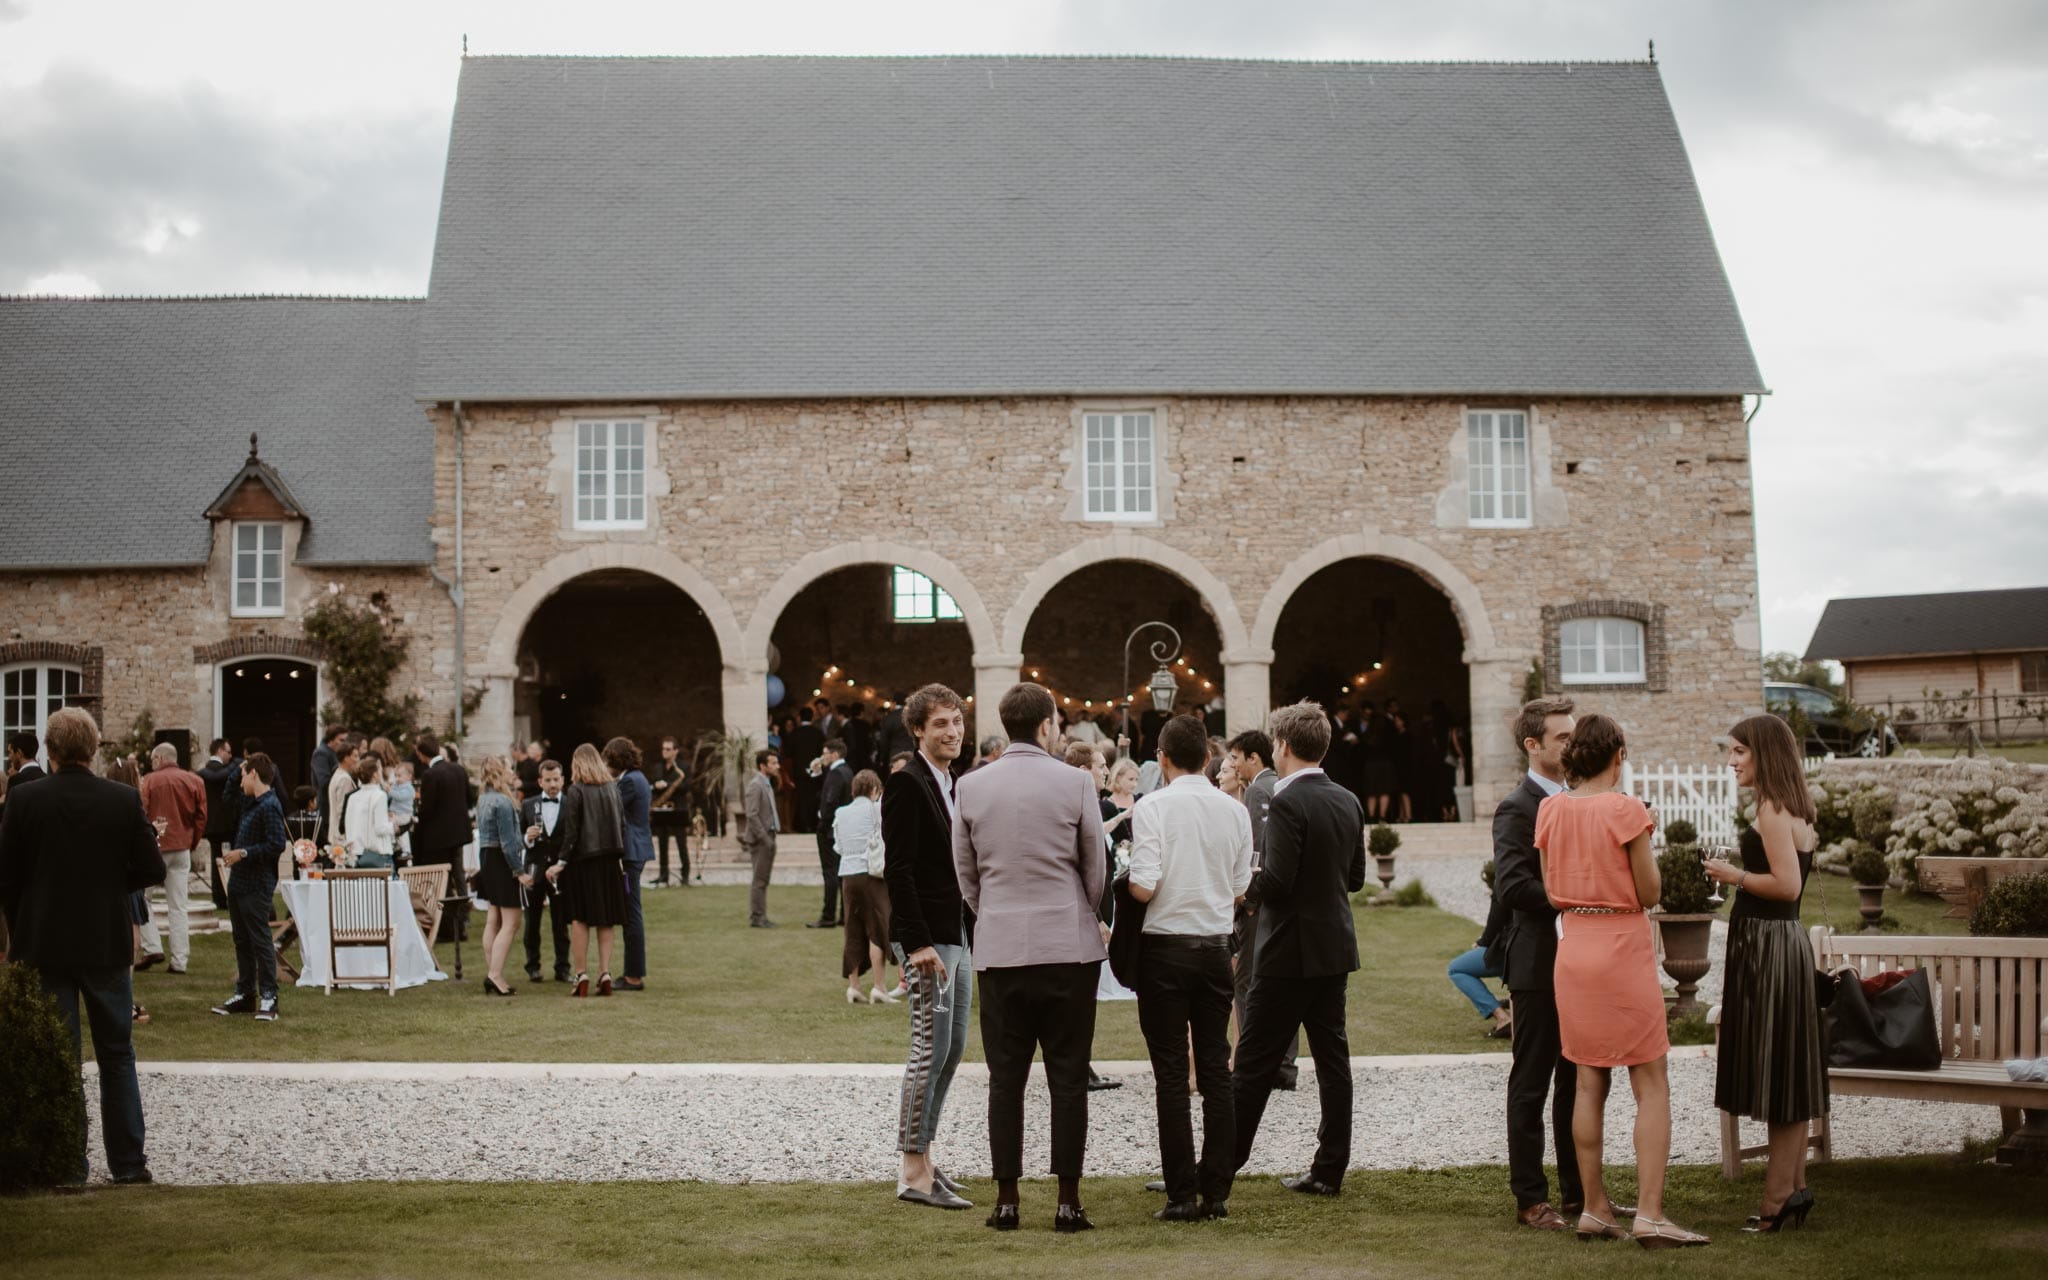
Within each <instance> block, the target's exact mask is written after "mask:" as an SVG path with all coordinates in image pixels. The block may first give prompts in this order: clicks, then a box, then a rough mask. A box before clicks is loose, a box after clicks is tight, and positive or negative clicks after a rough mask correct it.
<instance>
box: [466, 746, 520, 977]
mask: <svg viewBox="0 0 2048 1280" xmlns="http://www.w3.org/2000/svg"><path fill="white" fill-rule="evenodd" d="M482 774H483V794H482V795H481V796H479V797H478V798H477V802H476V844H477V873H476V878H477V891H478V894H479V896H481V897H482V898H483V900H484V902H485V904H486V909H487V910H488V912H489V914H488V915H486V916H485V918H484V994H485V995H487V996H509V995H511V994H512V988H511V987H510V986H508V985H507V984H506V982H505V957H506V956H508V955H511V954H512V940H513V939H514V938H517V937H519V936H520V910H521V908H522V906H523V905H524V903H525V897H524V893H523V890H524V889H525V887H526V886H527V885H528V884H530V883H532V878H531V877H530V876H528V875H527V874H526V836H525V834H524V833H522V832H521V831H520V830H519V801H518V800H516V799H514V796H516V795H517V794H518V791H519V778H518V775H516V774H514V773H513V772H512V766H511V764H510V763H509V762H507V761H506V759H505V757H503V756H485V757H484V760H483V769H482Z"/></svg>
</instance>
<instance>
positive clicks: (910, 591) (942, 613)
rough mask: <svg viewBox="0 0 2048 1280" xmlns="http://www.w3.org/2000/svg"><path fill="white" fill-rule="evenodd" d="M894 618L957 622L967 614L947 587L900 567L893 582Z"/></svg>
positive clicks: (891, 581) (891, 593) (891, 611)
mask: <svg viewBox="0 0 2048 1280" xmlns="http://www.w3.org/2000/svg"><path fill="white" fill-rule="evenodd" d="M889 594H890V603H891V610H890V613H891V616H892V617H894V618H895V619H896V621H898V622H958V621H959V620H960V619H961V618H963V617H965V616H966V615H964V614H962V613H961V612H960V606H959V605H958V604H957V603H955V602H954V600H953V597H952V595H951V593H949V592H948V591H947V590H946V589H945V588H944V587H941V586H940V585H939V584H937V583H936V582H933V581H932V580H931V579H930V578H928V577H926V576H925V575H924V574H921V573H919V572H918V571H917V570H915V569H906V568H904V567H903V566H902V565H900V564H899V565H897V566H896V569H895V572H894V573H893V574H892V575H891V579H890V588H889Z"/></svg>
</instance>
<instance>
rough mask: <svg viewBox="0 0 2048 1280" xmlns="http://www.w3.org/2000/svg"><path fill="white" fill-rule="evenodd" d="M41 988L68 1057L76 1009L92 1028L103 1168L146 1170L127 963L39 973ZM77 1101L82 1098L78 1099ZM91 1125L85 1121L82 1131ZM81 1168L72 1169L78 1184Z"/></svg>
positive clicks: (75, 1049)
mask: <svg viewBox="0 0 2048 1280" xmlns="http://www.w3.org/2000/svg"><path fill="white" fill-rule="evenodd" d="M37 972H38V974H39V975H40V976H41V978H42V980H43V990H44V991H45V992H47V993H48V994H49V996H50V998H51V999H52V1000H55V1001H56V1002H57V1012H58V1014H59V1015H60V1016H62V1017H63V1019H64V1026H65V1029H66V1030H68V1031H70V1032H71V1054H72V1057H74V1058H79V1057H80V1055H81V1051H82V1049H83V1036H82V1035H81V1033H80V1030H79V1023H78V1006H79V1005H80V1004H81V1003H83V1004H84V1005H85V1020H86V1023H87V1025H89V1026H90V1027H91V1028H92V1056H93V1059H94V1060H95V1061H97V1062H98V1063H99V1065H100V1128H101V1130H102V1133H101V1135H100V1136H101V1137H102V1138H103V1139H104V1140H105V1142H106V1147H107V1167H108V1168H109V1169H111V1170H112V1171H113V1173H114V1176H115V1177H117V1178H118V1177H121V1176H123V1175H125V1174H133V1173H140V1172H142V1171H143V1170H144V1169H146V1168H148V1167H149V1166H148V1161H146V1160H145V1159H144V1158H143V1154H142V1087H141V1086H140V1085H138V1084H137V1083H136V1082H135V1043H134V1031H135V1022H134V1017H133V1014H134V999H135V993H134V989H133V986H132V982H133V978H132V975H131V973H130V971H129V968H128V966H127V965H125V964H124V965H122V966H120V967H119V968H116V969H99V970H86V971H81V970H77V969H41V970H38V971H37ZM81 1101H82V1100H81ZM90 1129H91V1122H90V1119H89V1118H88V1120H87V1131H88V1132H90ZM86 1172H87V1170H86V1166H85V1165H83V1164H80V1165H79V1166H78V1180H79V1181H80V1182H84V1181H85V1178H86Z"/></svg>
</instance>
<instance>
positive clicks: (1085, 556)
mask: <svg viewBox="0 0 2048 1280" xmlns="http://www.w3.org/2000/svg"><path fill="white" fill-rule="evenodd" d="M1106 560H1138V561H1142V562H1143V563H1146V564H1149V565H1152V566H1154V567H1155V568H1159V569H1164V570H1165V571H1166V572H1168V573H1170V574H1172V575H1173V576H1174V577H1176V578H1179V579H1180V580H1181V581H1182V582H1185V583H1187V584H1188V586H1190V587H1192V588H1193V589H1194V591H1195V594H1197V595H1199V596H1200V597H1201V598H1202V603H1203V604H1205V605H1207V606H1208V607H1209V612H1210V613H1211V614H1213V615H1215V618H1216V630H1217V631H1218V633H1220V635H1221V636H1222V639H1223V661H1224V662H1225V663H1230V662H1232V661H1234V660H1235V658H1236V656H1237V655H1239V654H1242V653H1243V652H1244V651H1245V650H1247V649H1248V648H1250V647H1251V646H1250V644H1249V642H1248V640H1247V637H1246V634H1245V629H1244V619H1243V618H1242V617H1240V616H1239V614H1238V612H1237V601H1236V600H1235V599H1234V598H1233V597H1232V596H1231V594H1230V588H1229V587H1227V586H1225V585H1224V583H1223V580H1222V579H1221V578H1218V577H1217V576H1216V575H1215V574H1213V573H1211V572H1209V570H1208V569H1207V568H1206V567H1204V566H1203V564H1202V562H1201V561H1199V560H1197V559H1195V558H1194V557H1193V556H1191V555H1189V554H1188V553H1187V552H1185V551H1181V550H1179V549H1177V548H1174V547H1170V546H1167V545H1166V544H1165V543H1163V542H1159V541H1156V540H1155V539H1152V538H1146V537H1141V536H1139V535H1138V534H1135V533H1131V532H1129V531H1127V530H1122V529H1119V530H1117V531H1115V532H1114V533H1110V534H1108V535H1106V536H1104V537H1100V538H1091V539H1089V540H1088V541H1087V542H1082V543H1077V544H1075V545H1074V546H1072V547H1069V548H1067V549H1066V550H1065V551H1062V552H1061V553H1060V554H1058V555H1056V556H1054V557H1053V558H1052V559H1050V560H1048V561H1046V562H1045V563H1044V564H1042V565H1040V566H1038V568H1037V569H1035V570H1033V571H1032V574H1031V576H1030V577H1029V578H1027V579H1025V582H1024V589H1023V590H1022V591H1021V592H1019V593H1018V595H1017V601H1016V603H1015V604H1012V605H1011V606H1010V612H1009V614H1008V615H1007V616H1006V617H1005V618H1004V619H1003V646H1002V649H1003V652H1005V653H1011V654H1022V653H1023V652H1024V631H1025V628H1027V627H1028V626H1030V625H1031V615H1032V614H1033V613H1035V612H1037V610H1038V606H1039V605H1040V604H1041V603H1043V602H1044V600H1045V597H1046V595H1047V593H1049V592H1050V591H1051V590H1052V589H1053V588H1054V587H1056V586H1058V585H1059V584H1060V583H1061V582H1062V581H1063V580H1065V579H1066V578H1067V577H1068V575H1070V574H1072V573H1074V572H1075V571H1077V570H1080V569H1085V568H1087V567H1088V566H1089V565H1093V564H1101V563H1103V562H1104V561H1106ZM1269 634H1270V632H1269Z"/></svg>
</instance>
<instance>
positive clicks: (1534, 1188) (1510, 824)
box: [1493, 698, 1586, 1231]
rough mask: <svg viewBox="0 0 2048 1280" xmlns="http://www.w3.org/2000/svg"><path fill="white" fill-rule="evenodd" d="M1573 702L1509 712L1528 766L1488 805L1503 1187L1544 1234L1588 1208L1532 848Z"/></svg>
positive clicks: (1556, 776)
mask: <svg viewBox="0 0 2048 1280" xmlns="http://www.w3.org/2000/svg"><path fill="white" fill-rule="evenodd" d="M1574 723H1575V722H1574V721H1573V719H1572V700H1571V699H1570V698H1538V699H1536V700H1535V701H1534V702H1530V703H1527V704H1525V705H1524V706H1523V707H1522V710H1521V713H1520V714H1519V715H1517V716H1516V718H1515V740H1516V742H1517V743H1518V744H1519V745H1520V746H1521V748H1522V752H1523V754H1525V755H1526V756H1528V758H1529V772H1528V773H1527V774H1525V775H1523V777H1522V779H1521V781H1520V782H1519V783H1518V784H1517V785H1516V787H1515V789H1514V790H1513V791H1510V792H1509V793H1508V794H1507V798H1506V799H1504V800H1502V801H1501V802H1500V807H1499V808H1497V809H1495V810H1494V811H1493V895H1494V898H1495V900H1496V901H1498V902H1500V903H1502V904H1504V905H1505V906H1507V907H1508V908H1510V909H1511V911H1512V914H1511V915H1510V917H1509V923H1508V926H1507V929H1506V932H1505V936H1504V937H1502V938H1499V939H1496V940H1495V942H1494V947H1495V948H1498V949H1501V950H1502V951H1504V952H1505V955H1504V956H1503V957H1502V965H1501V971H1502V974H1503V976H1504V977H1505V978H1506V979H1507V984H1508V992H1509V999H1510V1001H1511V1007H1512V1008H1513V1010H1514V1028H1515V1030H1514V1037H1515V1039H1514V1047H1515V1054H1514V1064H1513V1065H1512V1066H1511V1067H1510V1068H1509V1071H1508V1107H1507V1115H1508V1185H1509V1186H1510V1187H1511V1188H1512V1189H1513V1190H1514V1193H1515V1220H1516V1221H1517V1222H1519V1223H1521V1224H1522V1225H1523V1226H1525V1227H1534V1228H1536V1229H1538V1230H1542V1231H1568V1230H1570V1229H1571V1228H1572V1226H1573V1225H1574V1224H1575V1223H1576V1222H1577V1221H1578V1215H1579V1211H1580V1210H1581V1209H1582V1208H1583V1207H1584V1205H1585V1199H1586V1197H1585V1192H1584V1191H1583V1190H1582V1189H1581V1187H1580V1183H1579V1162H1578V1156H1577V1154H1576V1151H1575V1149H1574V1147H1573V1146H1572V1099H1573V1097H1574V1095H1575V1094H1576V1091H1577V1088H1578V1085H1577V1076H1578V1067H1577V1066H1576V1065H1574V1064H1573V1063H1572V1062H1571V1060H1570V1059H1568V1058H1566V1057H1565V1056H1564V1053H1563V1050H1562V1048H1561V1047H1560V1044H1559V1041H1558V1029H1557V998H1556V995H1555V993H1554V992H1553V991H1552V989H1551V981H1550V974H1551V970H1552V968H1554V967H1555V966H1556V964H1557V908H1555V907H1553V906H1551V905H1550V898H1549V895H1548V894H1547V893H1546V892H1545V891H1544V887H1543V864H1542V860H1541V859H1540V858H1539V857H1538V855H1537V853H1536V810H1537V808H1538V806H1540V805H1541V804H1542V803H1543V801H1544V800H1545V799H1546V798H1548V797H1549V796H1552V795H1555V794H1557V793H1558V792H1559V791H1562V790H1564V749H1565V747H1566V746H1567V745H1569V744H1570V742H1571V740H1572V729H1573V727H1574ZM1546 1095H1547V1096H1549V1097H1550V1098H1551V1107H1550V1119H1551V1132H1552V1140H1553V1141H1554V1142H1555V1143H1556V1144H1557V1189H1558V1200H1559V1203H1558V1205H1557V1207H1556V1208H1553V1207H1552V1206H1551V1204H1550V1183H1549V1181H1548V1179H1547V1178H1546V1177H1545V1175H1544V1171H1543V1101H1544V1098H1545V1096H1546Z"/></svg>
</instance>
